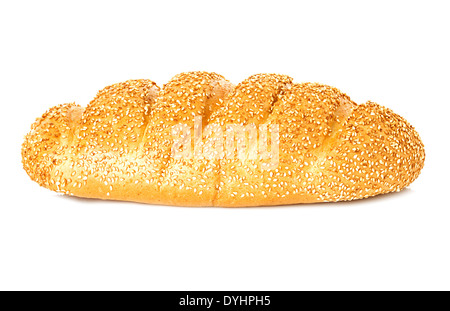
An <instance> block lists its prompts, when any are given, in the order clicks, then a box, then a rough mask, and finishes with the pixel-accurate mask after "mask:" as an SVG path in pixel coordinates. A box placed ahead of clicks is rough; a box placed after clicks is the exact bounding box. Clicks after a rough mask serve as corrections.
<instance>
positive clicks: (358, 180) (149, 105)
mask: <svg viewBox="0 0 450 311" xmlns="http://www.w3.org/2000/svg"><path fill="white" fill-rule="evenodd" d="M424 159H425V152H424V146H423V144H422V141H421V139H420V138H419V135H418V134H417V132H416V131H415V130H414V128H413V127H412V126H411V125H410V124H409V123H408V122H407V121H406V120H405V119H403V118H402V117H401V116H399V115H397V114H395V113H394V112H392V111H391V110H390V109H387V108H384V107H382V106H380V105H378V104H375V103H372V102H368V103H365V104H360V105H358V104H356V103H354V102H353V101H352V100H351V99H350V98H349V97H348V96H347V95H345V94H344V93H342V92H340V91H339V90H337V89H336V88H333V87H330V86H326V85H322V84H318V83H294V82H293V81H292V78H290V77H288V76H285V75H277V74H258V75H254V76H251V77H250V78H248V79H247V80H245V81H243V82H241V83H240V84H238V85H236V86H234V85H233V84H232V83H230V82H229V81H227V80H226V79H225V78H224V77H222V76H221V75H218V74H215V73H208V72H190V73H182V74H179V75H177V76H175V77H174V78H172V80H170V81H169V82H168V83H167V84H166V85H164V86H163V87H162V89H160V88H159V87H158V86H157V85H156V84H155V83H154V82H152V81H150V80H130V81H126V82H123V83H118V84H115V85H112V86H109V87H106V88H105V89H103V90H102V91H100V92H99V93H98V94H97V96H96V97H95V98H94V100H93V101H92V102H91V103H90V104H89V105H88V106H87V107H86V108H83V107H80V106H78V105H76V104H73V103H72V104H64V105H60V106H56V107H53V108H51V109H50V110H48V111H47V112H46V113H44V115H43V116H42V117H41V118H39V119H37V120H36V122H35V123H34V124H33V125H32V128H31V131H30V132H29V133H28V134H27V135H26V137H25V141H24V143H23V147H22V162H23V166H24V169H25V171H26V172H27V173H28V175H29V176H30V177H31V179H32V180H34V181H36V182H37V183H38V184H39V185H41V186H43V187H46V188H48V189H51V190H54V191H57V192H60V193H64V194H66V195H73V196H79V197H86V198H99V199H110V200H126V201H136V202H145V203H153V204H167V205H181V206H225V207H238V206H260V205H282V204H296V203H314V202H333V201H344V200H355V199H362V198H367V197H370V196H374V195H378V194H383V193H388V192H392V191H399V190H401V189H403V188H405V187H406V186H408V185H409V184H411V183H412V182H413V181H414V180H415V179H416V178H417V177H418V176H419V174H420V171H421V169H422V167H423V165H424Z"/></svg>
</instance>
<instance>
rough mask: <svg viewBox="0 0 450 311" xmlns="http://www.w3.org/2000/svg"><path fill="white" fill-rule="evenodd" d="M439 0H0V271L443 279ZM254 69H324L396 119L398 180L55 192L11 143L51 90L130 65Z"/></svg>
mask: <svg viewBox="0 0 450 311" xmlns="http://www.w3.org/2000/svg"><path fill="white" fill-rule="evenodd" d="M449 11H450V7H449V1H431V0H430V1H393V0H390V1H370V2H369V1H308V2H303V1H271V2H266V1H256V2H251V1H243V0H241V1H230V0H228V1H223V2H216V1H180V2H175V1H157V2H151V1H121V2H118V1H106V2H100V1H92V0H91V1H73V2H71V3H70V4H69V3H68V2H66V1H54V2H53V1H52V2H50V1H2V2H0V34H1V38H0V40H1V41H0V91H1V93H0V95H1V96H0V100H1V105H2V109H3V110H2V111H3V113H2V121H1V122H0V126H1V131H0V132H1V135H2V141H1V146H2V149H1V161H0V165H1V172H2V178H1V179H0V182H1V187H0V189H1V203H0V289H1V290H12V289H22V290H23V289H41V290H51V289H59V290H80V289H85V290H100V289H102V290H121V289H124V290H133V289H139V290H175V289H176V290H317V289H318V290H338V289H339V290H381V289H384V290H417V289H427V290H431V289H446V290H449V289H450V250H449V239H450V224H449V220H450V210H449V204H448V203H446V202H447V198H448V187H447V184H448V176H449V166H448V164H449V160H448V148H447V144H448V114H449V104H450V99H449V85H450V83H449V82H450V76H449V75H450V62H449V54H450V46H449V42H450V40H449V31H450V22H449V17H448V14H449ZM190 70H206V71H215V72H218V73H220V74H222V75H224V76H225V77H226V78H228V79H229V80H231V81H232V82H234V83H238V82H240V81H241V80H243V79H245V78H246V77H248V76H250V75H252V74H255V73H262V72H270V73H284V74H288V75H290V76H292V77H294V78H295V80H296V81H297V82H303V81H317V82H323V83H327V84H330V85H333V86H336V87H338V88H340V89H341V90H343V91H344V92H346V93H347V94H349V95H350V96H351V97H352V99H353V100H355V101H356V102H358V103H363V102H365V101H367V100H372V101H376V102H378V103H380V104H382V105H384V106H387V107H389V108H391V109H393V110H394V111H395V112H397V113H399V114H400V115H402V116H404V117H405V118H406V119H407V120H409V121H410V122H411V123H412V124H413V125H414V126H415V128H416V129H417V130H418V132H419V133H420V135H421V137H422V139H423V141H424V143H425V147H426V153H427V159H426V163H425V168H424V170H423V172H422V174H421V176H420V177H419V179H418V180H417V181H416V182H414V183H413V184H412V185H411V186H410V187H409V188H408V189H407V190H405V191H402V192H400V193H396V194H389V195H384V196H380V197H376V198H373V199H367V200H362V201H355V202H350V203H336V204H317V205H302V206H289V207H273V208H249V209H223V208H182V207H166V206H152V205H144V204H133V203H123V202H107V201H100V200H87V199H76V198H67V197H63V196H60V195H58V194H56V193H53V192H50V191H48V190H46V189H44V188H40V187H39V186H38V185H37V184H36V183H34V182H32V181H31V180H30V179H29V178H28V176H27V175H26V173H25V172H24V170H23V169H22V166H21V156H20V145H21V143H22V140H23V136H24V135H25V134H26V133H27V131H28V130H29V128H30V125H31V123H32V122H33V121H34V119H35V118H36V117H39V116H41V115H42V113H43V112H44V111H45V110H46V109H48V108H50V107H51V106H54V105H57V104H60V103H66V102H73V101H76V102H77V103H79V104H82V105H86V104H87V103H88V102H89V101H90V100H91V99H92V98H93V96H95V94H96V92H97V90H99V89H101V88H103V87H104V86H106V85H109V84H112V83H116V82H120V81H124V80H127V79H132V78H133V79H136V78H149V79H152V80H154V81H156V82H157V83H158V84H159V85H160V86H161V85H162V84H164V83H165V82H167V81H168V80H169V79H170V78H171V77H172V76H173V75H175V74H177V73H179V72H183V71H190Z"/></svg>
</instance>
